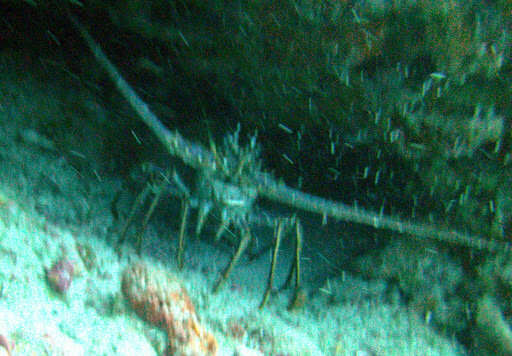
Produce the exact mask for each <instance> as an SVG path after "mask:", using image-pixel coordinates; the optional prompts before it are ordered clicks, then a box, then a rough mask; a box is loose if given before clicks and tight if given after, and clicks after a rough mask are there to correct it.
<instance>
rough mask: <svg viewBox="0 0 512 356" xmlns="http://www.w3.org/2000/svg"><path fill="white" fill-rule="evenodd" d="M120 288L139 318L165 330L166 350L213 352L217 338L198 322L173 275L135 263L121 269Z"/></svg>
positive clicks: (190, 355)
mask: <svg viewBox="0 0 512 356" xmlns="http://www.w3.org/2000/svg"><path fill="white" fill-rule="evenodd" d="M122 291H123V294H124V295H125V297H126V298H127V299H128V301H129V302H130V304H131V306H132V308H133V309H134V310H135V312H136V313H137V314H138V315H139V316H140V317H141V318H143V319H144V320H146V321H148V322H150V323H151V324H153V325H156V326H158V327H161V328H163V329H165V330H166V332H167V335H168V338H169V346H168V350H167V351H168V353H169V354H171V355H177V356H194V355H216V354H217V341H216V340H215V338H214V337H213V335H211V334H210V333H208V332H206V331H205V330H204V329H203V327H202V326H201V325H200V324H199V320H198V317H197V314H196V311H195V308H194V305H193V304H192V301H191V300H190V297H189V296H188V294H187V292H186V290H185V288H184V287H183V286H182V284H181V282H180V281H179V280H178V278H176V276H174V275H172V274H169V273H167V272H165V271H163V270H159V269H150V268H148V267H147V266H145V265H143V264H140V263H137V264H134V265H132V266H129V267H128V268H126V270H125V271H124V273H123V279H122Z"/></svg>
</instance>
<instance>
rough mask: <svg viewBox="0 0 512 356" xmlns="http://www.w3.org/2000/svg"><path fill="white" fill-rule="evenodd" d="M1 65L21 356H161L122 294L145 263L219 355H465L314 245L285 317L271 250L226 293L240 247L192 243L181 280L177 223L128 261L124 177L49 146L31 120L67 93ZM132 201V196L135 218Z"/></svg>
mask: <svg viewBox="0 0 512 356" xmlns="http://www.w3.org/2000/svg"><path fill="white" fill-rule="evenodd" d="M2 65H3V67H2V68H1V69H2V70H1V71H0V74H1V75H2V80H1V81H0V266H1V268H0V335H5V337H6V338H8V339H9V340H12V341H13V342H14V344H15V347H14V351H13V355H38V356H42V355H69V356H79V355H127V356H132V355H137V356H143V355H148V356H149V355H160V354H162V352H163V349H164V348H165V345H166V340H165V335H164V333H163V332H162V331H161V330H159V329H158V328H156V327H153V326H151V325H149V324H148V323H146V322H144V321H142V320H141V319H140V318H139V317H138V316H137V315H136V314H135V313H134V312H133V311H132V310H131V309H130V307H129V306H128V305H127V303H126V301H125V300H124V298H123V296H122V294H121V291H120V276H121V273H122V271H123V269H124V268H125V267H126V266H127V265H128V264H130V263H133V262H134V261H138V260H142V261H143V262H144V263H146V264H148V265H154V266H159V267H160V268H164V269H166V270H168V271H169V272H172V273H176V274H177V275H178V276H179V278H180V279H181V280H182V281H183V283H184V285H185V286H186V288H187V290H188V292H189V294H190V297H191V299H192V301H193V302H194V304H195V306H196V308H197V311H198V314H199V317H200V320H201V322H202V324H203V325H204V327H205V328H206V329H207V330H209V331H211V332H212V333H213V334H214V336H215V337H216V338H217V340H218V342H219V346H220V350H219V355H233V354H234V350H235V347H236V346H237V345H246V346H247V347H249V348H252V349H258V350H262V351H263V354H265V355H354V356H355V355H358V356H362V355H379V356H382V355H462V354H464V351H463V349H462V347H461V346H460V345H458V344H457V343H456V342H455V341H454V340H452V339H450V338H448V337H446V336H443V335H441V334H439V333H438V332H436V331H435V330H434V329H433V328H432V327H430V326H429V325H427V324H426V323H425V321H424V320H423V318H421V316H419V315H417V314H416V313H414V312H411V311H409V310H408V309H407V307H406V306H405V305H403V304H402V302H401V301H400V299H393V298H389V296H386V295H385V289H386V288H385V282H384V281H363V280H362V279H359V278H358V277H357V276H352V275H350V274H348V273H344V274H342V273H339V274H330V275H329V277H328V278H327V277H326V275H325V273H327V272H326V270H327V268H326V263H327V261H323V260H322V258H321V256H320V255H319V254H316V250H315V249H314V248H313V247H312V246H313V243H314V242H315V241H312V239H311V238H309V239H308V238H307V237H306V241H305V244H306V245H305V253H304V258H303V265H304V268H303V273H304V286H305V288H306V291H307V292H308V299H307V303H306V305H305V306H304V307H303V308H302V309H301V310H299V311H295V312H288V311H287V310H286V306H287V303H288V299H289V297H290V292H286V291H285V292H283V293H280V294H275V295H273V296H272V297H271V299H270V301H269V304H268V306H267V307H266V308H265V309H263V310H259V309H258V304H259V302H260V299H261V296H262V294H263V289H264V286H265V281H266V276H267V274H268V269H269V260H270V252H268V253H266V254H264V255H262V256H260V257H259V258H258V259H256V260H253V261H248V260H247V259H244V260H243V261H242V263H241V265H239V266H238V267H237V268H236V269H235V271H234V272H233V275H232V277H231V278H230V280H229V282H228V283H227V284H226V286H225V287H224V288H223V289H222V290H221V292H219V293H218V294H215V295H214V294H212V292H211V289H212V286H213V284H214V282H215V280H216V278H217V277H218V275H219V272H220V271H221V270H222V268H223V267H224V266H225V265H226V263H227V261H228V259H229V257H230V255H231V251H232V248H231V247H229V245H227V244H225V243H224V244H222V243H221V244H215V243H213V242H212V241H210V240H207V239H204V240H200V241H198V240H191V241H189V243H188V245H187V248H186V256H185V258H186V265H185V268H184V269H183V270H182V271H179V270H178V269H177V265H176V261H175V249H176V232H175V229H176V228H177V226H178V224H177V223H176V222H173V223H167V222H166V221H165V219H164V218H163V217H164V216H165V214H163V213H160V215H159V216H160V217H158V214H157V216H156V217H155V219H154V220H153V221H152V223H151V224H150V226H149V227H148V230H147V231H146V234H145V238H144V244H143V251H142V254H141V256H140V257H138V256H137V255H136V254H135V251H134V249H133V239H129V242H128V243H127V244H125V246H124V247H123V248H122V249H121V251H119V249H117V248H116V247H115V243H114V242H115V241H116V239H117V238H118V232H119V230H120V228H121V226H122V221H119V220H116V219H114V217H113V214H112V208H111V203H112V201H113V199H114V197H115V195H116V193H117V192H118V191H119V190H120V189H123V185H122V182H121V177H116V176H110V177H108V176H96V177H95V176H94V175H91V174H89V175H87V174H83V173H82V172H80V171H78V170H77V169H76V168H74V167H73V165H72V164H70V163H69V162H68V160H66V158H65V155H63V154H62V153H61V152H59V151H58V150H55V149H53V147H52V141H51V138H48V137H46V138H45V137H43V136H42V135H41V134H40V133H38V132H37V130H35V129H34V127H33V125H32V121H31V116H32V115H34V113H36V112H38V110H39V108H38V105H43V104H41V103H45V101H50V102H51V101H57V100H59V99H58V94H55V95H48V96H46V95H47V91H46V88H47V85H48V83H38V82H37V80H35V79H32V78H30V76H29V75H27V76H25V77H24V78H21V77H20V76H19V73H18V75H12V73H10V72H9V68H7V67H5V63H4V62H3V63H2ZM44 105H47V106H48V105H50V106H52V105H51V104H48V103H47V102H46V104H44ZM56 106H58V105H56ZM46 112H48V113H49V114H51V112H52V111H51V110H47V111H46ZM39 120H41V118H39ZM46 140H49V141H46ZM120 149H122V148H120ZM133 198H134V196H133V194H132V193H131V192H130V194H127V197H126V202H127V203H125V205H124V209H128V208H129V203H128V202H129V201H130V199H133ZM170 206H172V204H171V205H170ZM174 206H179V205H177V204H174ZM174 215H176V212H175V214H174ZM139 224H140V220H139ZM313 226H314V225H313ZM318 226H319V227H318V229H321V227H320V224H318ZM210 230H211V229H210ZM169 231H171V233H169ZM262 233H264V232H260V234H262ZM344 233H345V234H347V236H349V235H350V232H349V231H348V232H344ZM268 234H271V231H268ZM320 235H321V233H319V234H318V235H317V236H320ZM79 250H81V251H86V252H87V253H82V254H80V253H79ZM119 252H121V253H119ZM290 253H291V249H290V245H289V244H285V245H284V246H283V251H282V253H281V257H282V258H281V261H282V262H281V263H280V264H279V267H278V276H277V277H278V278H277V285H280V283H282V281H283V279H284V277H285V274H286V272H287V270H288V267H287V262H288V260H289V257H290ZM63 255H65V256H67V257H68V258H69V259H70V260H71V261H72V262H73V263H74V265H75V268H76V272H77V273H76V276H74V279H73V282H72V285H71V287H70V289H69V290H68V292H67V294H66V295H65V296H59V295H58V294H57V293H55V292H54V291H52V290H51V289H50V288H49V286H48V284H47V281H46V278H45V268H48V267H49V266H51V265H52V264H53V263H54V262H55V261H57V260H58V259H59V258H61V257H62V256H63ZM120 255H121V257H120Z"/></svg>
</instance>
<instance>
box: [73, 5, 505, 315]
mask: <svg viewBox="0 0 512 356" xmlns="http://www.w3.org/2000/svg"><path fill="white" fill-rule="evenodd" d="M69 16H70V19H71V22H72V23H73V25H74V26H75V27H76V28H77V29H78V31H79V32H80V34H81V36H82V37H83V38H84V40H85V42H86V43H87V45H88V47H89V48H90V49H91V51H92V52H93V54H94V56H95V58H96V60H97V61H98V62H99V63H100V65H101V66H102V67H103V68H104V69H105V71H106V72H107V74H108V75H109V76H110V78H111V79H112V81H113V82H114V83H115V85H116V87H117V89H118V90H119V91H120V92H121V94H122V96H123V97H124V98H125V99H126V100H127V101H128V103H129V104H130V105H131V107H132V108H133V109H134V110H135V111H136V113H137V114H138V116H139V118H140V119H141V120H142V121H143V122H144V123H145V124H146V125H147V126H148V127H149V128H150V130H151V131H152V132H153V133H154V135H156V137H157V138H158V140H159V141H160V142H161V143H162V144H163V146H164V147H165V148H166V150H167V152H168V153H169V154H170V155H172V156H175V157H178V158H179V159H181V160H182V161H183V162H184V163H185V164H186V165H188V166H190V167H192V168H194V169H195V170H197V171H198V172H199V176H200V178H199V179H198V181H199V182H200V185H199V186H198V187H196V192H195V193H194V194H192V193H190V191H189V190H188V188H186V187H185V186H184V184H183V183H182V182H181V180H180V179H179V176H178V175H177V174H176V173H175V172H166V173H161V174H160V178H161V182H160V186H158V185H157V188H156V189H154V193H155V199H154V201H153V204H152V205H151V207H150V211H149V212H148V213H147V214H146V219H145V222H144V225H145V224H146V223H147V220H148V219H149V217H150V216H151V213H152V209H153V208H154V205H156V203H157V202H158V199H159V197H160V196H161V194H162V192H164V191H165V190H169V189H170V190H171V191H173V192H174V194H175V195H178V196H180V197H182V199H183V207H182V223H181V228H180V234H179V239H180V240H179V241H180V242H179V248H178V264H179V265H180V266H181V265H182V253H183V244H184V236H185V230H186V224H187V215H188V211H189V208H190V207H193V208H197V209H199V213H198V216H199V218H198V222H197V226H196V232H197V233H199V232H200V231H201V228H202V225H203V223H204V220H205V218H206V216H207V215H208V212H209V211H210V210H211V209H217V210H218V211H219V212H220V215H221V217H222V218H221V220H222V221H221V226H220V227H219V230H218V231H219V232H218V234H217V235H218V236H220V234H221V233H222V231H224V230H225V229H226V227H227V226H228V225H229V224H234V225H235V226H237V227H238V228H239V229H240V230H241V232H242V238H241V240H240V245H239V247H238V250H237V251H236V252H235V254H234V256H233V259H232V260H231V262H230V263H229V265H228V267H227V268H226V270H225V271H224V273H223V274H222V276H221V278H220V279H219V281H218V282H217V283H216V286H215V290H217V289H218V288H219V287H220V286H221V285H222V283H223V282H224V281H225V280H226V279H227V278H228V275H229V273H230V271H231V269H232V268H233V267H234V266H235V264H236V263H237V261H238V259H239V258H240V256H241V254H242V253H243V252H244V251H245V249H246V248H247V245H248V243H249V241H250V235H251V234H250V230H249V227H248V226H249V224H250V223H254V222H256V223H261V221H264V220H265V218H262V216H267V218H266V221H265V222H263V224H267V225H271V226H275V240H276V241H275V246H274V253H273V259H272V266H271V273H270V276H269V280H268V284H267V289H266V291H265V297H264V299H263V301H262V302H261V304H260V306H263V305H264V304H265V303H266V301H267V299H268V296H269V293H270V291H271V288H272V280H273V275H274V268H275V259H276V257H277V250H278V249H279V243H280V240H281V236H282V233H283V231H284V229H285V228H286V227H290V226H294V227H295V232H296V249H295V256H294V262H293V266H292V268H291V269H290V274H289V276H288V281H290V280H291V277H292V274H293V273H294V272H295V292H294V297H293V299H292V302H291V303H290V307H293V306H295V305H296V304H297V301H298V300H299V299H300V298H301V293H302V292H301V289H300V253H301V246H302V229H301V225H300V222H299V220H298V219H296V218H288V219H282V218H277V217H274V216H271V215H264V214H253V212H254V210H255V208H254V204H255V201H256V198H257V197H259V196H261V197H264V198H267V199H269V200H272V201H276V202H278V203H281V204H284V205H288V206H290V207H294V208H297V209H301V210H304V211H308V212H311V213H316V214H320V215H322V216H323V217H324V218H326V217H331V218H334V219H336V220H343V221H349V222H354V223H358V224H365V225H370V226H373V227H374V228H378V229H389V230H392V231H397V232H399V233H401V234H408V235H411V236H413V237H415V238H418V239H436V240H439V241H442V242H446V243H450V244H457V245H461V246H465V247H468V248H471V249H477V250H489V251H496V250H499V249H501V250H509V249H510V246H509V245H508V244H506V243H502V242H500V241H496V240H488V239H483V238H481V237H479V236H471V235H468V234H464V233H460V232H458V231H455V230H448V229H443V228H439V227H436V226H434V225H431V224H421V223H415V222H413V221H407V220H401V219H398V218H394V217H390V216H385V215H383V214H382V213H380V214H379V213H375V212H371V211H367V210H364V209H361V208H357V207H352V206H349V205H346V204H343V203H341V202H337V201H332V200H328V199H324V198H321V197H318V196H314V195H311V194H307V193H304V192H302V191H300V190H297V189H294V188H291V187H289V186H287V185H286V184H284V183H283V182H280V181H278V180H276V179H275V178H274V177H272V175H270V174H269V173H265V172H263V171H262V169H261V163H260V161H259V159H258V155H257V146H256V138H255V137H254V138H253V139H252V140H251V142H250V144H249V146H247V147H240V146H239V144H238V133H235V134H234V135H228V136H227V138H226V140H225V142H224V146H223V149H222V150H219V149H217V147H216V146H215V145H214V144H213V143H211V144H210V150H209V149H207V148H205V147H204V146H202V145H201V144H198V143H194V142H191V141H189V140H187V139H185V138H184V137H182V135H181V134H180V133H179V132H178V131H177V130H174V131H172V130H170V129H168V128H167V127H165V126H164V125H163V124H162V123H161V121H160V120H159V119H158V118H157V117H156V116H155V115H154V114H153V113H152V112H151V110H150V109H149V108H148V105H147V104H146V103H145V102H144V101H142V99H141V98H140V97H139V96H138V95H137V93H136V92H135V91H134V90H133V89H132V88H131V87H130V85H129V84H128V83H127V82H126V81H125V80H124V79H123V77H122V76H121V74H120V73H119V71H118V70H117V68H116V67H115V66H114V65H113V64H112V63H111V61H110V60H109V59H108V58H107V56H106V55H105V53H104V52H103V50H102V49H101V47H100V46H99V45H98V44H97V43H96V42H95V41H94V39H93V38H92V37H91V35H90V34H89V32H88V31H87V29H86V28H85V27H84V26H83V25H82V24H81V23H80V22H79V21H78V20H77V19H75V18H74V17H73V15H69ZM148 168H149V169H150V170H153V173H155V172H156V171H155V168H154V167H148ZM152 187H153V186H152ZM148 189H149V188H148ZM148 192H149V191H146V189H145V191H143V193H141V195H140V196H139V198H137V201H136V203H135V204H134V208H132V212H131V213H130V216H129V218H128V221H127V224H126V225H125V227H124V228H123V232H122V234H121V235H122V237H121V241H122V240H124V234H125V233H126V229H127V227H128V225H129V223H130V222H131V219H132V217H133V211H134V209H135V208H136V207H137V205H138V204H140V203H141V202H142V201H143V200H144V199H145V196H146V195H147V193H148ZM139 244H140V240H139Z"/></svg>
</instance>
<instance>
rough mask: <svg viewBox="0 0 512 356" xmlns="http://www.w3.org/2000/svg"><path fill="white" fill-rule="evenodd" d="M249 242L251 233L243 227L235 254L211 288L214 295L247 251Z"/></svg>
mask: <svg viewBox="0 0 512 356" xmlns="http://www.w3.org/2000/svg"><path fill="white" fill-rule="evenodd" d="M250 241H251V232H250V231H249V228H248V227H244V228H243V232H242V239H241V240H240V245H239V246H238V249H237V250H236V252H235V254H234V255H233V258H232V259H231V261H230V262H229V264H228V266H227V267H226V269H225V270H224V272H222V275H221V277H220V278H219V280H218V281H217V283H215V286H214V287H213V292H214V293H217V292H218V291H219V289H220V287H222V285H223V284H224V282H226V280H227V279H228V277H229V275H230V274H231V271H232V270H233V268H234V267H235V266H236V264H237V263H238V260H239V259H240V257H241V256H242V255H243V253H244V252H245V250H246V249H247V246H249V242H250Z"/></svg>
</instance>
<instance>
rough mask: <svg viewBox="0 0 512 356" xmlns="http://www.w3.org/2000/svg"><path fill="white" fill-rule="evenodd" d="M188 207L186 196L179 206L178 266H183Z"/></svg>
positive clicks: (180, 267)
mask: <svg viewBox="0 0 512 356" xmlns="http://www.w3.org/2000/svg"><path fill="white" fill-rule="evenodd" d="M189 208H190V202H189V200H188V199H187V198H185V199H183V201H182V207H181V225H180V235H179V243H178V256H177V260H178V268H179V269H182V268H183V249H184V246H185V234H186V230H187V220H188V211H189Z"/></svg>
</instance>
